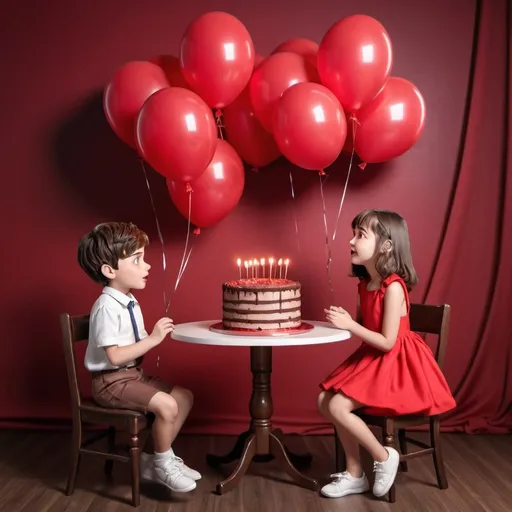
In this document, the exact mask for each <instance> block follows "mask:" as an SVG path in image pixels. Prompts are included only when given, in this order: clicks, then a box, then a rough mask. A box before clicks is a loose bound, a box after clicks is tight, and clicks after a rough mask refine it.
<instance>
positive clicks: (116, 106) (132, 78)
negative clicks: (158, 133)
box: [103, 61, 169, 148]
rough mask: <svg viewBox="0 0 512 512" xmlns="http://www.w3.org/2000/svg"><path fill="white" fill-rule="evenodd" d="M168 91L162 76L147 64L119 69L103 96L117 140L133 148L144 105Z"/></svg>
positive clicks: (161, 72)
mask: <svg viewBox="0 0 512 512" xmlns="http://www.w3.org/2000/svg"><path fill="white" fill-rule="evenodd" d="M166 87H169V82H168V81H167V78H166V76H165V73H164V72H163V71H162V69H161V68H160V67H158V66H157V65H156V64H153V63H151V62H145V61H133V62H128V63H126V64H124V65H123V66H121V67H120V68H119V69H118V70H117V71H116V73H115V74H114V77H113V78H112V81H111V82H110V83H109V84H108V85H107V87H106V89H105V92H104V94H103V110H104V111H105V115H106V117H107V120H108V122H109V124H110V126H111V127H112V129H113V130H114V132H116V134H117V136H118V137H119V138H120V139H121V140H122V141H123V142H125V143H126V144H128V145H129V146H131V147H132V148H136V147H137V146H136V142H135V123H136V122H137V116H138V115H139V112H140V109H141V108H142V105H143V104H144V102H145V101H146V100H147V99H148V98H149V97H150V96H151V95H152V94H154V93H155V92H157V91H160V90H161V89H165V88H166Z"/></svg>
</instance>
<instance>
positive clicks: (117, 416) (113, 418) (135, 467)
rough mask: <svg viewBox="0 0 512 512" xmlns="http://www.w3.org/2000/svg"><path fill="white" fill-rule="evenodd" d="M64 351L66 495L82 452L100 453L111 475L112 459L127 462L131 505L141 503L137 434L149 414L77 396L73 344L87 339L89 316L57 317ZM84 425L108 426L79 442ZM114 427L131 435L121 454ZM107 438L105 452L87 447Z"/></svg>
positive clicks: (148, 420)
mask: <svg viewBox="0 0 512 512" xmlns="http://www.w3.org/2000/svg"><path fill="white" fill-rule="evenodd" d="M60 324H61V329H62V340H63V343H64V354H65V357H66V366H67V372H68V380H69V390H70V392H71V406H72V411H73V437H72V443H71V453H72V456H71V467H70V472H69V478H68V484H67V488H66V495H67V496H70V495H71V494H73V491H74V489H75V482H76V477H77V473H78V467H79V465H80V456H81V455H82V454H89V455H99V456H100V457H103V458H105V459H106V461H105V473H107V474H111V473H112V469H113V466H114V461H116V460H117V461H121V462H129V463H130V466H131V477H132V504H133V506H134V507H138V506H139V505H140V452H141V449H140V446H141V443H140V442H139V441H140V437H141V434H142V433H143V432H144V433H145V434H147V433H149V432H148V431H147V428H148V427H149V426H150V423H151V420H150V417H148V416H146V415H144V414H142V413H140V412H138V411H130V410H127V409H107V408H104V407H100V406H99V405H97V404H96V403H95V402H93V401H92V400H84V399H83V398H82V397H81V395H80V390H79V386H78V377H77V371H76V360H75V350H74V347H75V343H76V342H79V341H82V340H87V339H88V337H89V315H87V316H70V315H68V314H62V315H61V316H60ZM84 424H97V425H106V426H108V428H107V429H106V430H103V431H101V432H99V433H97V434H96V435H94V436H92V437H90V438H89V439H88V440H85V441H82V434H83V426H84ZM116 427H117V428H120V429H123V430H126V431H127V432H128V433H129V435H130V440H129V446H128V450H127V451H128V453H127V454H123V453H122V451H121V450H119V448H118V447H116V439H115V436H116ZM105 437H106V438H107V446H108V452H105V451H99V450H95V449H89V448H87V447H88V446H90V445H91V444H92V443H95V442H96V441H98V440H100V439H102V438H105ZM142 445H143V444H142Z"/></svg>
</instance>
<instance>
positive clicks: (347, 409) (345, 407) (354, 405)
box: [328, 392, 388, 464]
mask: <svg viewBox="0 0 512 512" xmlns="http://www.w3.org/2000/svg"><path fill="white" fill-rule="evenodd" d="M362 406H363V404H360V403H358V402H356V401H355V400H353V399H352V398H349V397H348V396H346V395H344V394H343V393H341V392H340V393H336V395H334V396H333V397H332V398H331V400H330V401H329V403H328V411H329V414H330V415H331V417H332V419H333V423H334V425H335V426H336V430H338V427H340V430H341V431H344V432H345V433H346V434H348V435H349V436H351V437H353V438H355V439H356V440H357V442H358V443H359V444H360V445H361V446H363V447H364V448H366V450H368V451H369V452H370V454H371V456H372V458H373V460H375V461H376V462H384V461H385V460H387V459H388V452H387V451H386V449H385V448H384V447H383V446H382V444H380V442H379V441H378V439H377V438H376V437H375V436H374V435H373V433H372V431H371V430H370V429H369V428H368V425H366V423H365V422H364V421H363V420H362V419H361V418H359V417H358V416H356V415H355V414H354V413H353V411H354V410H356V409H359V408H360V407H362ZM338 435H339V434H338ZM340 441H342V438H341V436H340ZM342 443H343V441H342ZM347 464H348V457H347Z"/></svg>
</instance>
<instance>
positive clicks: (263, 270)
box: [260, 258, 265, 278]
mask: <svg viewBox="0 0 512 512" xmlns="http://www.w3.org/2000/svg"><path fill="white" fill-rule="evenodd" d="M260 263H261V277H263V278H264V277H265V258H261V259H260Z"/></svg>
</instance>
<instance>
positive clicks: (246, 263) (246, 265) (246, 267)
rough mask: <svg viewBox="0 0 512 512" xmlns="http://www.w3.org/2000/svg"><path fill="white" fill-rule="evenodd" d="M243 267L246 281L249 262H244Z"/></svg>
mask: <svg viewBox="0 0 512 512" xmlns="http://www.w3.org/2000/svg"><path fill="white" fill-rule="evenodd" d="M244 267H245V277H246V279H249V262H248V261H244Z"/></svg>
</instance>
